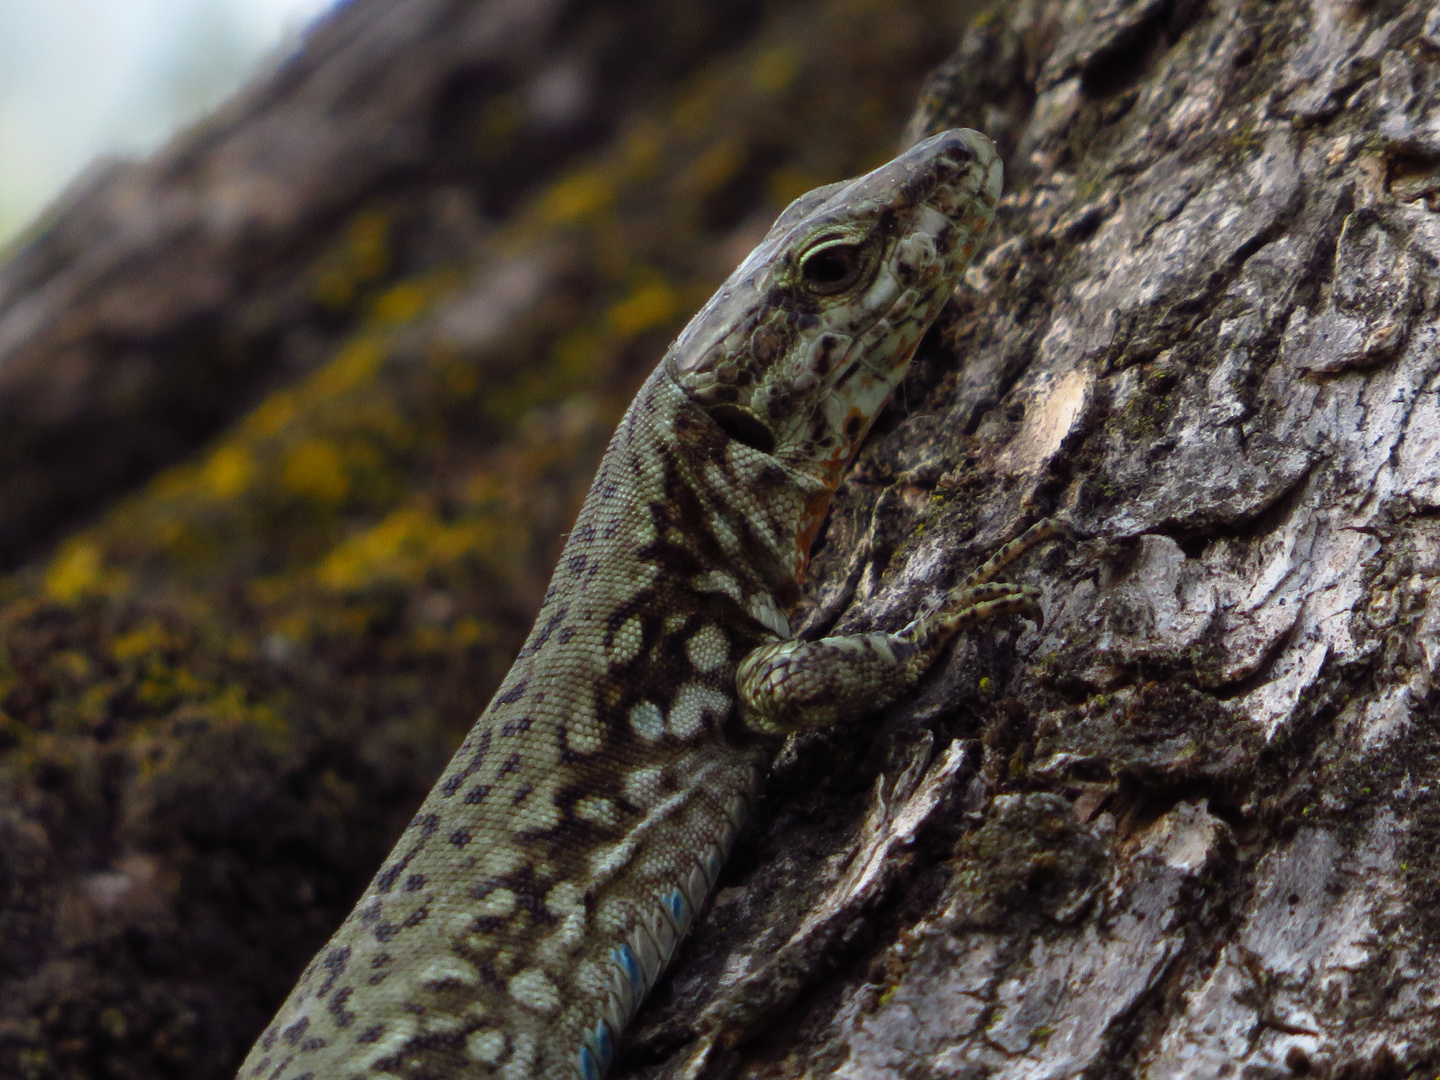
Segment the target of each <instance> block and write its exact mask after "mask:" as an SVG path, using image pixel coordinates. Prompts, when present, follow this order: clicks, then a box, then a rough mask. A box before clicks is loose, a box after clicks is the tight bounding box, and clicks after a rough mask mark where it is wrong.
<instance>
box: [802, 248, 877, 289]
mask: <svg viewBox="0 0 1440 1080" xmlns="http://www.w3.org/2000/svg"><path fill="white" fill-rule="evenodd" d="M865 263H866V259H865V249H864V248H863V247H862V246H861V245H859V244H850V243H844V242H831V243H829V244H823V245H821V246H820V247H817V248H815V249H813V250H811V251H810V252H809V253H808V254H807V255H806V256H805V257H804V259H803V260H802V261H801V263H800V280H801V281H803V282H804V283H805V287H806V288H808V289H809V290H810V291H811V292H812V293H817V294H819V295H820V296H833V295H834V294H835V293H838V292H844V291H845V290H846V289H848V288H849V287H850V286H851V285H854V284H855V282H857V281H859V280H860V275H861V273H863V272H864V270H865Z"/></svg>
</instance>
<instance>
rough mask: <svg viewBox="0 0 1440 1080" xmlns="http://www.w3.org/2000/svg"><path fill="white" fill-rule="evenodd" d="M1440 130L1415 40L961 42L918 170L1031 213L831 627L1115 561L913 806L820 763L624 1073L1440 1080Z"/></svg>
mask: <svg viewBox="0 0 1440 1080" xmlns="http://www.w3.org/2000/svg"><path fill="white" fill-rule="evenodd" d="M1437 91H1440V19H1437V17H1436V16H1435V15H1434V14H1433V13H1427V12H1426V11H1425V10H1424V9H1423V8H1421V7H1420V6H1418V5H1404V4H1386V3H1381V4H1371V5H1359V4H1342V3H1330V2H1327V0H1318V2H1316V3H1313V4H1309V3H1287V2H1282V3H1274V4H1271V3H1252V2H1248V0H1239V2H1227V0H1214V2H1212V3H1211V4H1210V5H1209V6H1207V7H1201V6H1200V5H1198V4H1186V3H1183V2H1171V0H1160V2H1155V0H1138V2H1135V3H1126V2H1123V0H1119V2H1109V0H1099V2H1095V3H1091V2H1086V0H1078V2H1077V0H1069V2H1066V3H1059V2H1053V3H1052V2H1046V0H1036V2H1022V3H1019V4H1016V5H1012V6H1009V7H1007V8H1006V9H1004V10H1003V11H1002V12H1001V13H1000V14H999V15H998V16H997V17H996V18H994V19H992V20H991V21H988V22H983V23H981V24H979V25H977V26H975V27H972V28H971V29H970V30H969V31H968V32H967V34H966V35H965V37H964V40H963V42H962V44H961V46H960V48H959V50H958V51H957V53H956V54H955V56H954V57H953V58H952V59H951V61H949V62H948V63H947V64H946V65H944V66H943V67H942V68H941V69H940V71H939V72H938V73H937V74H936V75H935V77H934V78H933V79H932V80H931V82H930V84H929V86H928V89H927V91H926V93H925V96H924V100H923V105H922V108H921V111H920V113H919V116H918V117H917V119H916V121H915V123H914V125H913V127H912V135H916V136H918V135H920V134H923V133H928V132H930V131H933V130H937V129H939V128H943V127H947V126H950V125H952V124H957V123H975V124H978V125H979V126H983V127H986V128H988V129H989V130H990V131H991V132H992V133H994V134H996V135H997V136H998V137H999V138H1000V139H1002V140H1003V142H1004V144H1005V148H1006V151H1007V154H1006V158H1007V163H1008V184H1007V190H1008V194H1007V196H1006V198H1005V201H1004V202H1003V204H1002V209H1001V213H1000V217H999V225H998V228H997V230H996V233H995V235H994V237H993V242H992V244H991V245H990V248H989V253H988V255H985V256H983V257H982V258H981V260H980V263H979V265H978V267H977V268H976V269H975V270H974V271H973V272H972V273H971V274H970V276H969V278H968V286H969V287H968V288H967V289H965V290H964V291H963V293H962V295H961V296H960V297H959V298H958V300H957V303H956V305H955V310H954V315H953V318H952V319H950V320H949V321H948V322H947V323H946V324H945V325H944V326H943V327H942V328H941V330H940V332H939V333H938V334H937V335H935V336H934V337H932V338H931V339H930V344H929V349H928V351H927V352H926V354H925V355H924V357H923V360H922V362H921V363H920V364H919V367H918V370H917V372H916V374H915V377H914V378H913V379H912V381H911V384H910V385H909V386H908V387H907V391H906V393H905V395H904V401H903V403H901V404H900V405H899V407H897V408H896V409H895V410H894V411H893V412H892V413H891V421H890V425H889V430H886V431H883V432H878V433H877V435H876V438H875V439H874V440H873V441H872V442H871V443H870V445H869V449H868V450H867V452H866V453H865V454H864V456H863V457H862V459H861V460H860V462H859V463H858V466H857V468H856V471H855V475H854V477H853V479H852V481H851V483H850V485H849V486H848V488H847V491H846V498H845V499H844V501H843V502H841V503H840V504H839V505H838V506H837V508H836V510H835V511H834V514H833V516H832V518H831V520H830V525H829V533H828V538H827V541H826V545H825V549H824V556H823V558H821V559H820V560H819V562H818V564H817V567H816V571H817V573H816V577H815V580H814V593H813V599H814V601H815V604H816V609H815V611H816V615H815V618H814V619H813V620H812V621H813V622H823V621H829V620H834V619H836V618H837V617H838V620H839V623H840V624H841V625H842V626H846V627H860V626H880V627H889V628H893V627H895V626H897V625H898V624H900V623H903V622H904V621H905V620H906V618H907V617H908V615H909V613H910V612H911V611H913V610H914V607H915V605H916V603H917V602H918V601H919V600H921V599H922V598H924V597H926V596H927V595H930V594H932V593H933V591H934V590H935V589H936V588H937V587H938V586H941V585H943V584H946V583H949V582H953V581H955V580H956V579H957V578H958V577H959V576H961V575H963V574H964V573H965V571H967V570H968V569H969V568H971V567H973V566H975V565H976V564H977V563H978V562H979V561H980V560H981V559H983V558H984V557H985V555H986V553H987V552H988V551H990V550H991V549H993V548H995V547H996V546H997V545H999V544H1000V543H1001V542H1003V541H1004V540H1006V539H1008V538H1009V537H1010V536H1012V535H1013V534H1014V533H1015V532H1016V530H1017V529H1018V528H1019V527H1020V526H1021V525H1023V524H1024V523H1026V522H1027V521H1030V520H1033V519H1034V518H1036V517H1037V516H1040V515H1057V516H1060V517H1063V518H1065V519H1067V520H1068V521H1069V522H1070V523H1071V524H1073V526H1074V527H1075V528H1076V529H1077V531H1078V533H1079V534H1080V537H1081V539H1080V540H1079V542H1077V543H1075V544H1074V545H1073V546H1071V547H1070V548H1069V549H1068V550H1065V551H1060V552H1055V553H1053V554H1051V555H1049V556H1047V557H1043V558H1040V559H1037V560H1036V561H1035V562H1034V563H1033V564H1032V565H1031V567H1030V568H1029V569H1028V570H1026V571H1025V572H1024V573H1023V574H1022V580H1026V581H1030V582H1032V583H1034V584H1038V585H1042V586H1043V587H1044V588H1045V590H1046V593H1047V601H1046V605H1045V606H1046V616H1047V617H1046V622H1045V625H1044V626H1043V627H1033V626H1028V625H1026V624H1023V623H1021V624H1018V625H1016V626H1014V627H1012V628H1009V629H1008V630H1006V631H1003V632H1002V630H1001V628H990V629H988V630H981V631H979V632H977V633H976V634H975V635H973V636H974V638H975V640H974V641H971V642H966V643H964V644H962V645H961V647H959V648H957V649H956V651H955V654H954V657H953V659H952V661H951V663H950V665H949V667H948V668H947V669H946V670H945V671H944V672H942V673H940V674H939V676H938V677H937V678H936V679H935V680H934V681H933V682H932V683H931V684H930V685H929V686H927V687H925V688H924V689H923V690H922V691H921V692H920V694H919V695H918V697H917V699H916V700H914V701H912V702H909V703H907V704H905V705H903V706H901V707H899V708H897V709H895V710H893V712H892V713H891V714H890V715H888V716H887V717H885V719H884V721H883V723H881V724H880V725H879V728H878V733H879V742H878V743H877V746H878V747H879V748H881V752H880V753H878V754H874V755H871V756H873V757H875V758H877V759H878V760H881V761H883V762H884V766H883V767H882V768H880V769H879V770H876V769H875V768H873V767H871V768H865V767H863V766H862V767H858V768H853V769H852V768H850V767H849V763H850V762H852V761H853V760H854V759H855V757H856V756H857V755H856V754H855V752H854V750H853V748H851V747H847V740H848V741H850V742H853V741H854V739H855V735H854V734H853V733H845V734H844V735H837V736H834V737H816V738H813V739H812V740H810V741H809V743H808V744H805V743H802V744H800V745H797V746H796V747H795V750H794V753H793V755H792V756H791V757H790V759H789V760H787V761H786V762H785V763H784V764H783V765H782V767H781V768H780V769H779V770H778V772H777V775H776V776H775V777H772V779H771V784H770V794H769V799H770V804H769V811H768V814H767V815H766V820H767V825H766V827H764V828H762V829H760V830H758V831H757V832H756V833H755V834H754V835H752V836H751V837H750V838H749V841H748V845H747V848H746V850H745V851H744V852H743V853H742V856H741V858H740V859H739V860H738V865H737V866H736V867H735V868H734V869H733V870H732V872H731V874H730V876H729V878H728V879H727V881H726V883H725V884H726V885H727V886H728V887H727V888H725V890H724V891H723V892H722V893H721V894H720V898H719V900H718V901H717V903H716V906H715V909H714V911H713V913H712V914H711V916H710V918H709V919H708V920H707V921H706V923H705V925H704V927H703V928H702V930H701V932H700V934H699V935H697V938H696V940H695V941H694V942H693V944H692V947H691V949H690V952H689V954H688V955H687V958H686V962H685V964H684V965H683V966H682V967H681V969H680V971H679V972H678V973H677V974H676V975H675V977H674V979H673V981H672V983H671V986H670V991H669V993H670V997H669V998H668V999H666V1000H662V1001H660V1002H657V1003H656V1006H655V1007H654V1008H652V1009H651V1010H650V1011H649V1013H648V1014H647V1016H646V1017H645V1018H644V1031H643V1039H642V1041H641V1042H640V1043H639V1044H638V1045H635V1046H634V1047H633V1048H632V1058H631V1059H630V1060H631V1063H632V1064H631V1072H630V1074H629V1075H636V1076H638V1075H650V1074H651V1070H650V1069H649V1068H647V1066H648V1065H650V1064H652V1063H653V1062H654V1061H655V1060H656V1059H658V1058H661V1057H667V1056H668V1057H670V1058H671V1059H672V1061H677V1060H678V1061H680V1062H683V1064H672V1065H669V1066H668V1071H667V1070H666V1069H655V1070H654V1072H655V1073H656V1074H657V1075H667V1076H678V1075H682V1074H683V1075H692V1076H693V1075H705V1074H707V1070H708V1073H709V1074H713V1075H718V1074H720V1073H722V1072H724V1071H725V1070H726V1069H727V1068H728V1069H729V1070H730V1072H729V1073H728V1075H736V1076H743V1077H757V1078H758V1077H792V1076H793V1077H800V1076H822V1075H825V1076H829V1075H833V1076H835V1077H843V1078H854V1080H858V1078H861V1077H864V1078H867V1080H870V1078H875V1080H879V1078H895V1080H899V1078H901V1077H917V1076H945V1077H967V1078H968V1077H976V1078H978V1077H990V1078H1000V1077H1006V1078H1010V1077H1015V1078H1018V1077H1036V1078H1038V1077H1057V1078H1058V1077H1066V1078H1069V1077H1079V1076H1085V1077H1120V1076H1135V1077H1146V1078H1154V1080H1159V1078H1167V1080H1168V1078H1180V1077H1185V1078H1196V1080H1201V1078H1212V1077H1224V1076H1237V1077H1282V1076H1304V1075H1317V1076H1329V1077H1391V1076H1394V1077H1400V1076H1422V1075H1423V1076H1426V1077H1429V1076H1433V1075H1434V1071H1435V1068H1436V1065H1437V1063H1440V1012H1437V1010H1436V1008H1435V1003H1436V995H1437V993H1440V955H1437V946H1440V921H1437V920H1436V918H1435V915H1434V912H1433V910H1432V907H1433V904H1434V898H1435V895H1436V886H1437V869H1436V867H1437V863H1436V851H1435V837H1436V830H1437V824H1440V812H1437V810H1436V801H1435V799H1434V798H1433V793H1432V788H1433V786H1434V785H1435V783H1436V780H1437V768H1440V756H1437V755H1440V738H1437V735H1436V732H1435V731H1434V730H1433V728H1434V721H1435V716H1436V710H1435V705H1436V695H1435V690H1434V687H1433V679H1434V672H1435V667H1436V664H1437V663H1440V601H1437V600H1434V599H1432V591H1433V587H1434V583H1435V579H1436V576H1437V574H1440V530H1437V527H1436V512H1437V510H1440V454H1437V450H1440V399H1437V396H1436V395H1437V389H1440V355H1437V351H1436V349H1435V340H1436V325H1437V324H1436V318H1437V301H1440V288H1437V284H1436V268H1437V265H1440V218H1437V217H1436V210H1437V209H1440V206H1437V198H1440V168H1437V163H1440V128H1437V127H1436V124H1435V120H1434V117H1435V116H1436V115H1437V110H1440V94H1437ZM837 776H841V777H846V778H849V777H854V778H855V780H854V782H852V783H850V784H849V785H848V787H845V788H843V789H842V790H839V791H837V790H836V788H837V787H838V786H840V785H839V784H837V782H836V781H835V780H834V779H833V778H834V777H837ZM827 777H828V778H831V779H830V781H829V782H828V783H824V782H820V783H817V780H823V779H824V778H827ZM872 778H873V779H872ZM862 780H863V781H864V782H865V786H863V787H862V786H861V783H860V781H862ZM887 882H889V883H890V887H889V888H888V889H887V888H886V885H887ZM787 1005H788V1006H789V1007H788V1009H786V1008H785V1007H786V1006H787ZM777 1018H778V1019H779V1022H778V1023H774V1024H773V1025H771V1026H768V1028H767V1027H766V1023H768V1021H770V1020H775V1019H777ZM695 1036H698V1040H697V1041H694V1042H690V1043H689V1044H684V1043H682V1037H695ZM677 1045H678V1046H680V1049H678V1050H672V1049H671V1048H672V1047H676V1046H677ZM647 1053H648V1054H649V1055H650V1056H649V1057H646V1056H645V1055H646V1054H647Z"/></svg>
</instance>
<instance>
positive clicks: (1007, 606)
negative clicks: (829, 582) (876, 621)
mask: <svg viewBox="0 0 1440 1080" xmlns="http://www.w3.org/2000/svg"><path fill="white" fill-rule="evenodd" d="M1068 534H1069V529H1068V528H1067V527H1066V526H1064V525H1062V524H1061V523H1059V522H1057V521H1054V520H1052V519H1048V518H1047V519H1046V520H1044V521H1041V522H1038V523H1037V524H1035V525H1033V526H1031V527H1030V528H1029V529H1027V530H1026V531H1025V532H1024V533H1023V534H1022V535H1021V536H1019V537H1018V538H1017V539H1015V540H1013V541H1011V542H1010V543H1008V544H1006V545H1005V546H1004V547H1002V548H1001V549H1000V550H999V551H997V552H996V553H995V554H994V555H993V556H992V557H991V558H990V559H989V560H988V561H987V562H985V564H984V565H982V566H981V567H980V568H979V569H978V570H976V571H975V572H974V573H972V574H971V575H970V576H969V577H967V578H966V579H965V580H964V581H963V582H961V583H960V584H959V585H958V586H956V587H955V588H954V589H953V590H951V592H950V593H949V594H948V595H947V596H946V597H945V599H944V600H943V601H941V602H940V603H939V604H936V605H934V606H931V607H929V608H927V609H925V610H923V611H921V612H920V613H919V614H917V615H916V616H915V618H914V619H912V620H911V621H910V623H909V624H908V625H906V626H905V627H904V628H903V629H901V630H899V631H897V632H896V633H893V634H890V633H883V632H873V633H868V634H842V635H836V636H832V637H824V638H820V639H818V640H815V641H800V640H792V641H781V642H776V643H775V644H772V645H764V646H761V647H760V648H758V649H756V650H755V651H753V652H752V653H750V654H749V655H748V656H746V657H745V659H744V660H743V661H742V662H741V663H740V666H739V669H738V671H737V672H736V683H737V687H738V691H739V699H740V710H741V718H742V721H743V722H744V723H745V725H746V726H747V727H749V728H750V729H751V730H753V731H757V732H762V733H764V734H770V735H781V734H787V733H789V732H791V731H796V730H800V729H803V728H817V727H825V726H829V725H831V724H836V723H840V722H843V721H846V720H854V719H857V718H859V717H861V716H863V715H864V714H866V713H868V712H873V711H876V710H878V709H883V708H884V707H885V706H886V705H889V704H890V703H891V702H892V701H894V700H895V699H896V698H898V697H900V696H901V695H902V694H904V693H906V692H907V691H908V690H910V689H911V687H913V686H914V685H915V684H916V683H917V682H918V681H919V679H920V677H921V676H922V675H923V674H924V673H925V672H926V671H927V670H928V669H929V667H930V665H931V664H932V663H934V661H935V659H936V657H938V656H939V655H940V653H941V652H942V651H943V650H944V649H945V647H946V646H947V645H948V644H949V643H950V641H951V640H952V639H953V638H954V636H955V634H956V633H958V632H959V631H960V630H962V629H963V628H965V627H967V626H971V625H973V624H975V623H977V622H981V621H983V620H985V619H990V618H995V617H996V616H999V615H1009V614H1023V615H1029V616H1031V617H1033V618H1036V619H1038V618H1039V616H1040V606H1039V597H1040V590H1038V589H1036V588H1034V587H1032V586H1029V585H1016V584H1013V583H1011V582H997V581H993V580H992V579H993V578H994V577H995V576H997V575H998V574H999V573H1001V571H1003V570H1004V569H1005V568H1006V567H1008V566H1009V565H1010V564H1011V563H1013V562H1015V561H1016V560H1017V559H1019V558H1020V557H1021V556H1022V555H1024V554H1025V553H1026V552H1028V551H1030V550H1031V549H1033V548H1035V547H1036V546H1038V545H1039V544H1042V543H1044V542H1045V541H1047V540H1050V539H1053V538H1055V537H1058V536H1065V535H1068Z"/></svg>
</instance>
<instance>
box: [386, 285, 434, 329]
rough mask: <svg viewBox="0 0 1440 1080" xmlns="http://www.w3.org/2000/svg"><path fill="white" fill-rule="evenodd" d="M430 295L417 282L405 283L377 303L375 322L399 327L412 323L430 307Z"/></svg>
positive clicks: (388, 292)
mask: <svg viewBox="0 0 1440 1080" xmlns="http://www.w3.org/2000/svg"><path fill="white" fill-rule="evenodd" d="M429 303H430V295H429V293H428V292H427V291H426V290H425V288H424V287H423V286H422V285H420V284H418V283H417V282H403V283H401V284H399V285H396V286H395V287H394V288H391V289H388V290H386V291H385V292H384V293H382V294H381V295H380V296H379V297H378V298H377V299H376V301H375V308H374V316H375V321H376V322H378V323H380V324H382V325H389V326H398V325H401V324H403V323H408V322H411V321H412V320H413V319H414V318H415V316H416V315H419V314H420V313H421V312H422V311H424V310H425V308H426V307H428V306H429Z"/></svg>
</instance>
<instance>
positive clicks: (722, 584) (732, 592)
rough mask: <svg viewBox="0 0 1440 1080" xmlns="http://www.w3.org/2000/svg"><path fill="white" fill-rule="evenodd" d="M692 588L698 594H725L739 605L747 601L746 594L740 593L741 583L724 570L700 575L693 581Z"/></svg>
mask: <svg viewBox="0 0 1440 1080" xmlns="http://www.w3.org/2000/svg"><path fill="white" fill-rule="evenodd" d="M690 586H691V588H693V589H694V590H695V591H696V592H702V593H707V592H716V593H724V594H725V595H726V596H728V597H730V598H731V599H732V600H734V601H735V602H736V603H737V604H738V603H740V602H741V601H742V600H744V599H745V594H744V593H742V592H741V591H740V583H739V582H738V581H736V580H735V579H734V578H733V577H731V576H730V575H729V574H727V573H725V572H724V571H723V570H711V571H710V572H709V573H708V574H698V575H696V576H695V577H694V578H693V579H691V582H690Z"/></svg>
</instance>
